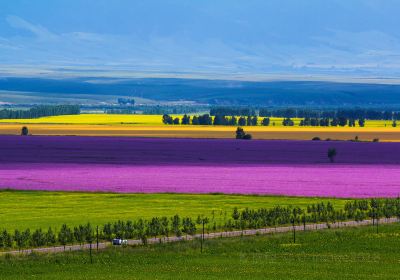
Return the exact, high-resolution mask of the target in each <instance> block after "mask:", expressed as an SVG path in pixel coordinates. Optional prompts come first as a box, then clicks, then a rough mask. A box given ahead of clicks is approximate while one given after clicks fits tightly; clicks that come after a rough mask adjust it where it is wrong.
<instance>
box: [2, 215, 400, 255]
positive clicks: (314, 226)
mask: <svg viewBox="0 0 400 280" xmlns="http://www.w3.org/2000/svg"><path fill="white" fill-rule="evenodd" d="M398 221H399V220H398V219H397V218H390V219H381V220H380V221H379V223H380V224H388V223H395V222H398ZM371 224H372V220H363V221H360V222H356V221H348V222H337V223H333V224H330V225H329V226H328V225H327V224H307V225H306V226H305V227H304V225H298V226H295V230H296V231H304V230H306V231H310V230H322V229H327V228H344V227H359V226H367V225H371ZM292 230H293V227H292V226H285V227H276V228H262V229H248V230H243V231H239V230H237V231H225V232H216V233H206V234H204V239H212V238H226V237H238V236H242V235H243V236H251V235H258V234H272V233H283V232H289V231H292ZM196 238H198V239H200V238H201V234H196V235H193V236H190V235H188V236H181V237H176V236H173V237H168V238H164V237H162V238H149V239H148V240H147V243H148V244H156V243H162V242H178V241H182V240H193V239H196ZM142 244H143V242H142V241H141V240H137V239H129V240H128V245H132V246H134V245H142ZM110 246H111V243H110V242H100V243H99V245H98V248H99V249H105V248H107V247H110ZM89 248H90V244H84V245H68V246H65V251H79V250H89ZM92 249H94V250H96V249H97V244H96V243H93V244H92ZM59 252H64V247H63V246H56V247H46V248H34V249H25V250H21V251H17V250H15V251H8V252H0V255H6V254H11V255H18V254H31V253H59Z"/></svg>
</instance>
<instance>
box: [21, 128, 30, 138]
mask: <svg viewBox="0 0 400 280" xmlns="http://www.w3.org/2000/svg"><path fill="white" fill-rule="evenodd" d="M28 134H29V130H28V128H27V127H26V126H23V127H22V129H21V135H22V136H27V135H28Z"/></svg>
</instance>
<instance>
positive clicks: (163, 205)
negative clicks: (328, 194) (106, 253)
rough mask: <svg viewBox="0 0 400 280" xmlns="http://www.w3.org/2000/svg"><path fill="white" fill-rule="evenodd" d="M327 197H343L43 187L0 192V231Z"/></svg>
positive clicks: (221, 212) (222, 213)
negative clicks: (56, 188)
mask: <svg viewBox="0 0 400 280" xmlns="http://www.w3.org/2000/svg"><path fill="white" fill-rule="evenodd" d="M321 201H326V202H327V201H331V202H332V203H333V205H334V206H336V207H338V208H341V207H343V205H344V203H345V201H346V200H343V199H326V198H325V199H322V198H301V197H280V196H249V195H223V194H204V195H199V194H116V193H79V192H45V191H10V190H5V191H0V229H2V228H6V229H8V230H14V229H16V228H17V229H25V228H30V229H35V228H44V229H45V228H48V227H50V226H51V227H53V228H54V227H56V228H59V227H60V226H61V225H62V224H63V223H67V224H68V225H70V226H73V225H78V224H84V223H87V222H90V223H92V224H94V225H103V224H104V223H106V222H112V221H117V220H128V219H131V220H134V219H137V218H151V217H155V216H168V217H169V216H173V215H175V214H179V215H181V216H190V217H193V218H196V217H197V216H198V215H205V216H208V217H210V218H211V217H212V216H214V219H215V221H217V222H223V220H224V219H225V218H226V215H227V217H228V218H229V217H230V215H231V213H232V210H233V208H234V207H237V208H239V209H244V208H246V207H248V208H254V209H255V208H262V207H264V208H269V207H274V206H278V205H280V206H288V205H293V206H300V207H306V206H307V205H309V204H312V203H318V202H321Z"/></svg>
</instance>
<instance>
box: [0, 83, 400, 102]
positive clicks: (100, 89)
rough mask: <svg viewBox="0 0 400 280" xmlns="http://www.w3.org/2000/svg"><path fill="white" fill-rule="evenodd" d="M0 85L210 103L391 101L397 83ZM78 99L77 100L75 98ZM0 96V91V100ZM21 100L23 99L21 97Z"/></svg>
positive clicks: (59, 93) (398, 93)
mask: <svg viewBox="0 0 400 280" xmlns="http://www.w3.org/2000/svg"><path fill="white" fill-rule="evenodd" d="M0 90H3V91H8V92H28V93H29V94H31V95H35V96H53V97H63V98H69V97H71V98H77V97H76V96H79V98H85V96H101V97H103V98H104V97H107V96H131V97H140V98H146V99H152V100H157V101H182V100H185V101H195V102H197V103H203V104H204V103H206V104H211V105H253V106H269V105H271V106H274V105H275V106H285V105H290V106H303V105H306V106H396V105H400V85H387V84H362V83H358V84H357V83H334V82H319V81H318V82H315V81H309V82H305V81H302V82H299V81H279V82H243V81H223V80H196V79H158V78H157V79H110V78H95V79H93V78H73V79H41V78H0ZM79 98H77V100H76V102H77V103H79ZM2 101H4V100H1V95H0V102H2ZM20 102H21V103H23V102H24V101H23V100H21V101H20Z"/></svg>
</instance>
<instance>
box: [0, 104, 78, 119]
mask: <svg viewBox="0 0 400 280" xmlns="http://www.w3.org/2000/svg"><path fill="white" fill-rule="evenodd" d="M80 112H81V110H80V107H79V105H40V106H35V107H32V108H30V109H29V110H11V109H2V110H0V119H34V118H40V117H47V116H60V115H79V114H80Z"/></svg>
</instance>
